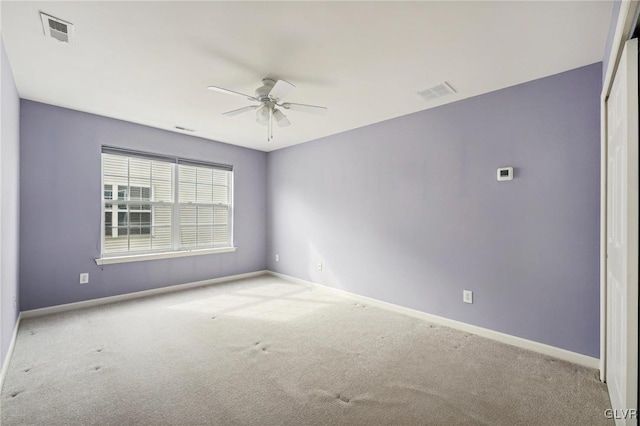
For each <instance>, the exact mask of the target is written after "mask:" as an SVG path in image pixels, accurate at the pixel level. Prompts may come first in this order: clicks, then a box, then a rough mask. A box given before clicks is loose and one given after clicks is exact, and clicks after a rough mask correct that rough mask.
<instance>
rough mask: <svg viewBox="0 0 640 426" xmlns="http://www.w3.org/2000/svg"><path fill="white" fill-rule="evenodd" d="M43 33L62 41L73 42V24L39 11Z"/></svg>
mask: <svg viewBox="0 0 640 426" xmlns="http://www.w3.org/2000/svg"><path fill="white" fill-rule="evenodd" d="M40 19H42V29H43V30H44V35H45V36H47V37H51V38H54V39H56V40H58V41H60V42H62V43H69V44H71V43H73V24H72V23H70V22H66V21H63V20H62V19H58V18H54V17H53V16H51V15H47V14H46V13H43V12H40Z"/></svg>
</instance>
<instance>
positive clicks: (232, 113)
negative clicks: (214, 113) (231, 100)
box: [222, 105, 259, 117]
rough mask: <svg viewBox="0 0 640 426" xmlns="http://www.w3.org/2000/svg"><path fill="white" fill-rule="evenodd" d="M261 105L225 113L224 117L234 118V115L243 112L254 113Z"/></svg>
mask: <svg viewBox="0 0 640 426" xmlns="http://www.w3.org/2000/svg"><path fill="white" fill-rule="evenodd" d="M258 106H259V105H251V106H246V107H243V108H238V109H234V110H233V111H227V112H223V113H222V115H226V116H229V117H233V116H234V115H238V114H242V113H243V112H247V111H252V110H254V109H257V108H258Z"/></svg>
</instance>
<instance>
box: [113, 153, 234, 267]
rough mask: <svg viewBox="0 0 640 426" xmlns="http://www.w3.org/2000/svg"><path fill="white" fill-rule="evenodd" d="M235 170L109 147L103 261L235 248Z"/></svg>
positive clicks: (229, 167) (222, 166)
mask: <svg viewBox="0 0 640 426" xmlns="http://www.w3.org/2000/svg"><path fill="white" fill-rule="evenodd" d="M232 174H233V172H232V167H231V166H225V165H218V164H209V163H204V162H199V161H191V160H185V159H179V158H165V157H161V156H156V155H152V154H142V153H137V152H131V151H125V150H121V149H118V148H108V147H103V150H102V183H103V185H102V217H103V219H102V220H103V231H102V257H115V256H126V255H127V254H132V255H133V254H135V255H140V254H145V253H149V254H151V253H166V252H184V251H188V250H194V249H207V248H212V249H213V248H228V247H231V246H232V235H231V223H232V220H231V218H232V204H231V199H232V192H231V184H232V180H233V175H232Z"/></svg>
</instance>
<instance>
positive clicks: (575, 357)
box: [269, 271, 600, 370]
mask: <svg viewBox="0 0 640 426" xmlns="http://www.w3.org/2000/svg"><path fill="white" fill-rule="evenodd" d="M269 274H271V275H273V276H276V277H279V278H282V279H284V280H287V281H291V282H294V283H298V284H303V285H307V286H313V287H318V288H321V289H323V290H328V291H331V292H335V293H339V294H341V295H343V296H346V297H349V298H351V299H356V300H359V301H363V302H367V303H369V304H370V305H372V306H377V307H380V308H383V309H387V310H390V311H394V312H398V313H401V314H405V315H409V316H412V317H415V318H419V319H423V320H426V321H429V322H431V323H434V324H438V325H443V326H446V327H450V328H455V329H457V330H462V331H464V332H467V333H471V334H476V335H478V336H482V337H486V338H488V339H492V340H496V341H498V342H501V343H506V344H508V345H512V346H517V347H520V348H523V349H528V350H530V351H534V352H538V353H541V354H543V355H548V356H551V357H554V358H558V359H561V360H564V361H568V362H571V363H574V364H578V365H582V366H584V367H588V368H593V369H596V370H597V369H598V368H599V367H600V360H599V359H598V358H593V357H590V356H588V355H583V354H579V353H577V352H572V351H568V350H566V349H561V348H557V347H555V346H550V345H546V344H544V343H539V342H534V341H533V340H527V339H523V338H522V337H517V336H512V335H510V334H505V333H500V332H499V331H494V330H490V329H488V328H483V327H478V326H477V325H471V324H467V323H464V322H460V321H455V320H451V319H448V318H444V317H440V316H437V315H432V314H428V313H426V312H422V311H417V310H415V309H411V308H405V307H403V306H399V305H394V304H393V303H389V302H383V301H381V300H377V299H372V298H370V297H366V296H360V295H359V294H355V293H350V292H348V291H345V290H341V289H337V288H333V287H328V286H326V285H322V284H318V283H314V282H311V281H306V280H302V279H300V278H295V277H292V276H289V275H285V274H280V273H277V272H273V271H269Z"/></svg>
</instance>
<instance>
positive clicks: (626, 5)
mask: <svg viewBox="0 0 640 426" xmlns="http://www.w3.org/2000/svg"><path fill="white" fill-rule="evenodd" d="M637 7H638V1H636V0H633V1H628V0H625V1H622V2H621V4H620V10H619V11H618V21H617V23H616V30H615V33H614V36H613V42H612V44H611V51H610V52H609V62H608V63H607V69H606V70H604V81H603V83H602V92H601V93H600V367H599V368H600V381H602V382H604V381H605V377H606V360H607V358H606V357H607V354H606V345H607V335H606V331H607V98H608V97H609V93H610V92H611V86H612V84H613V77H614V75H615V71H616V69H617V68H618V62H619V61H620V56H621V55H622V49H623V48H624V43H625V41H626V39H627V38H629V36H630V35H631V33H632V32H633V28H632V27H633V21H634V19H635V11H636V9H637Z"/></svg>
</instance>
